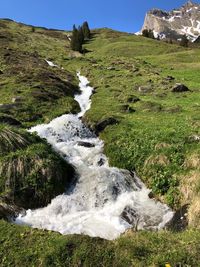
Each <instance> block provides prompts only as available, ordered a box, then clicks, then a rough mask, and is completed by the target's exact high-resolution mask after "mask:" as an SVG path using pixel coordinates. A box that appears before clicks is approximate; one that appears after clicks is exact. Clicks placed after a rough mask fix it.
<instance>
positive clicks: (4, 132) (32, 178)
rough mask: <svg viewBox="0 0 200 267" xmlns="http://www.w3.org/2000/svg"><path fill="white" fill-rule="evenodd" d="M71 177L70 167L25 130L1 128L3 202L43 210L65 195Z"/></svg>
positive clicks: (0, 182)
mask: <svg viewBox="0 0 200 267" xmlns="http://www.w3.org/2000/svg"><path fill="white" fill-rule="evenodd" d="M73 178H74V169H73V167H71V166H70V165H69V164H68V163H67V162H66V161H64V159H62V158H61V157H60V156H59V155H58V154H56V153H55V152H54V151H53V150H52V148H51V146H50V145H48V144H47V143H46V142H45V141H44V140H41V139H40V138H39V137H37V136H34V135H31V134H29V133H28V132H26V131H24V130H20V129H16V128H12V127H8V126H2V127H1V128H0V197H1V198H2V199H3V201H4V202H5V203H8V202H9V204H10V203H11V204H13V205H16V206H18V207H22V208H25V209H29V208H39V207H43V206H45V205H47V204H48V203H49V202H50V201H51V199H53V198H54V197H56V196H57V195H59V194H62V193H64V192H65V190H66V187H67V186H68V185H69V184H70V183H71V182H72V181H73ZM4 213H5V212H4Z"/></svg>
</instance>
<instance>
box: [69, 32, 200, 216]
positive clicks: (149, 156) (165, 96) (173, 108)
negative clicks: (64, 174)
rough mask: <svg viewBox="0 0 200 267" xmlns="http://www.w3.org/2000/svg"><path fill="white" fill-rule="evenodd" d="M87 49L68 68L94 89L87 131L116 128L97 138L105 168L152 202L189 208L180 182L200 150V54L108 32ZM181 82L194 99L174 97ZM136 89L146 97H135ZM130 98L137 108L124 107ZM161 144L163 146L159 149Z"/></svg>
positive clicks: (98, 34) (96, 37)
mask: <svg viewBox="0 0 200 267" xmlns="http://www.w3.org/2000/svg"><path fill="white" fill-rule="evenodd" d="M141 44H142V45H141ZM86 48H87V49H88V51H91V52H89V53H87V54H86V56H85V57H84V58H80V59H74V60H71V61H69V62H68V64H67V67H68V68H69V69H72V70H74V71H75V69H81V70H82V72H83V73H85V74H86V75H87V76H88V77H89V79H90V80H91V84H92V85H93V86H95V88H96V89H95V94H94V95H93V97H92V107H91V109H90V110H89V111H88V112H87V114H86V116H85V118H84V120H85V121H86V122H87V123H88V124H89V125H90V127H92V128H95V125H96V123H98V122H99V121H101V120H102V119H105V118H108V117H116V118H117V120H118V121H119V123H118V124H117V125H115V126H109V127H107V128H106V130H104V131H103V132H102V133H101V134H100V137H101V138H102V139H103V140H104V141H105V153H106V155H107V156H108V157H109V160H110V164H111V165H113V166H117V167H120V168H126V169H129V170H134V169H135V170H136V171H137V173H138V174H139V176H140V177H141V178H142V179H143V180H144V181H145V183H146V184H147V185H148V186H149V187H150V188H152V190H153V192H154V193H155V196H160V199H162V200H164V201H165V202H166V203H168V204H169V205H170V206H172V207H173V208H178V207H180V206H181V205H183V204H184V203H185V201H186V200H185V198H184V195H183V194H182V192H181V190H180V183H182V177H183V176H185V175H187V174H188V173H190V171H191V168H190V167H186V164H185V161H186V158H187V156H188V155H189V154H190V155H192V154H196V153H197V154H199V152H198V151H199V150H198V149H199V143H198V142H196V143H191V142H190V137H191V136H193V135H199V134H200V132H199V127H198V125H199V119H200V116H199V114H200V113H199V103H200V94H199V90H200V89H199V82H200V80H199V75H198V70H199V63H198V59H199V55H200V52H199V50H198V49H197V48H186V49H185V48H182V47H180V46H178V45H176V44H172V45H171V44H167V43H164V42H159V41H155V40H150V39H147V38H144V37H138V36H133V35H128V34H125V33H119V32H114V31H111V30H109V29H102V30H96V31H95V32H94V38H93V39H92V40H91V42H89V43H88V44H87V45H86ZM192 58H195V59H194V60H193V61H192V63H191V60H192ZM193 62H194V63H193ZM86 66H87V67H86ZM168 75H172V76H173V77H174V78H175V80H172V81H167V80H166V77H167V76H168ZM179 82H182V83H184V84H185V85H187V86H188V87H189V88H190V90H191V92H187V93H172V88H173V86H175V84H176V83H179ZM141 86H143V87H144V86H147V87H148V88H150V90H149V91H148V92H140V91H139V88H140V87H141ZM132 96H136V97H138V98H139V99H140V101H138V102H136V103H131V102H129V100H128V99H130V98H131V97H132ZM102 103H103V104H102ZM127 107H128V109H127ZM126 109H127V110H133V111H135V112H127V111H126ZM160 144H161V146H162V144H165V145H166V147H164V148H162V147H161V148H160V149H156V147H159V145H160ZM163 158H164V160H163ZM187 201H188V200H187ZM191 201H192V200H191ZM194 216H195V215H194Z"/></svg>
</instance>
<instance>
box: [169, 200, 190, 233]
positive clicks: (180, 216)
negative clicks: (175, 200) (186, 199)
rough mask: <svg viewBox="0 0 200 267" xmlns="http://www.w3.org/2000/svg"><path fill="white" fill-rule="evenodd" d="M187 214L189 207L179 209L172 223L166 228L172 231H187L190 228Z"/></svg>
mask: <svg viewBox="0 0 200 267" xmlns="http://www.w3.org/2000/svg"><path fill="white" fill-rule="evenodd" d="M187 212H188V205H184V206H182V207H181V208H180V209H178V210H177V211H176V212H175V214H174V216H173V218H172V219H171V221H170V222H169V223H167V225H166V228H167V229H168V230H172V231H183V230H185V229H186V228H187V226H188V219H187Z"/></svg>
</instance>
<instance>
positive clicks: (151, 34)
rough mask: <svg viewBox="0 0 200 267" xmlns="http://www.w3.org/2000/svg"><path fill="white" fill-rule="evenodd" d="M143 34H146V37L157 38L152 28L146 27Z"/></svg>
mask: <svg viewBox="0 0 200 267" xmlns="http://www.w3.org/2000/svg"><path fill="white" fill-rule="evenodd" d="M142 35H143V36H144V37H147V38H151V39H155V37H154V33H153V31H152V30H151V29H149V30H148V29H144V30H143V31H142Z"/></svg>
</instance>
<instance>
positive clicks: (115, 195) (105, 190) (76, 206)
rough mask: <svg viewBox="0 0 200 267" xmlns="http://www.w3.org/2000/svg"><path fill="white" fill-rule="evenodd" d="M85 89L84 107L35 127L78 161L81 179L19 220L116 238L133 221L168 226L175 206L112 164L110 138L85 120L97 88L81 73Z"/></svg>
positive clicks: (154, 226) (146, 226)
mask: <svg viewBox="0 0 200 267" xmlns="http://www.w3.org/2000/svg"><path fill="white" fill-rule="evenodd" d="M78 77H79V80H80V83H79V87H80V91H81V94H79V95H76V96H75V100H76V101H78V102H79V105H80V108H81V112H80V113H79V114H77V115H72V114H67V115H63V116H61V117H58V118H56V119H54V120H52V121H51V122H50V123H49V124H42V125H38V126H36V127H33V128H31V129H30V130H29V131H30V132H37V134H38V135H39V136H40V137H41V138H45V139H46V140H47V142H48V143H50V144H51V145H52V147H53V149H54V150H55V151H57V152H58V153H60V154H61V155H62V156H63V157H64V158H65V159H66V161H67V162H69V163H70V164H72V165H73V166H74V167H75V169H76V173H77V182H76V184H75V185H74V186H72V187H71V188H70V189H68V190H67V191H66V193H65V194H62V195H59V196H57V197H56V198H54V199H53V200H52V201H51V203H50V204H49V205H48V206H47V207H44V208H40V209H36V210H27V211H26V214H25V215H19V216H18V217H17V219H16V221H15V222H16V223H18V224H27V225H30V226H32V227H34V228H41V229H48V230H53V231H58V232H60V233H62V234H85V235H89V236H92V237H95V236H98V237H102V238H105V239H109V240H112V239H115V238H117V237H118V236H119V235H120V234H121V233H123V232H125V231H126V230H127V229H129V228H131V227H137V229H138V230H140V229H147V230H157V229H161V228H163V227H164V226H165V224H166V223H167V222H168V221H169V220H170V219H171V218H172V216H173V212H172V211H171V210H170V208H169V207H167V205H165V204H162V203H160V202H158V201H156V200H154V199H150V198H149V193H150V190H149V189H147V188H146V186H145V185H144V184H143V183H142V182H141V180H140V179H139V178H138V177H137V176H136V174H134V173H130V172H129V171H127V170H122V169H118V168H114V167H110V166H109V163H108V159H107V157H106V156H105V155H104V154H103V147H104V143H103V141H102V140H100V139H99V138H98V137H97V136H95V134H94V133H93V132H91V131H90V130H89V129H88V128H87V127H86V126H85V125H84V124H83V123H82V121H81V117H82V116H83V115H84V114H85V112H86V111H87V110H88V109H89V108H90V106H91V100H90V97H91V94H92V91H93V88H92V87H90V86H89V81H88V80H87V78H86V77H84V76H81V75H80V73H78Z"/></svg>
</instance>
